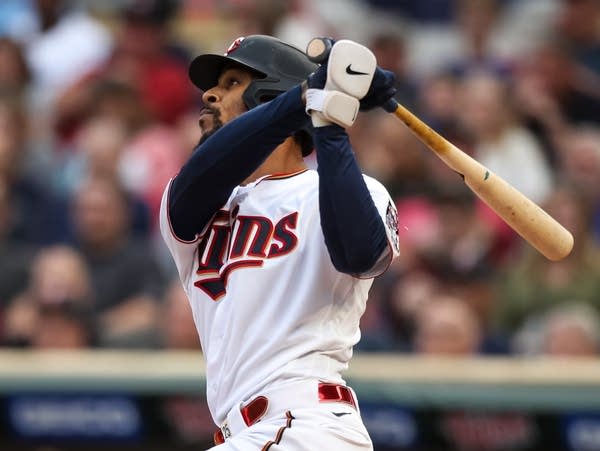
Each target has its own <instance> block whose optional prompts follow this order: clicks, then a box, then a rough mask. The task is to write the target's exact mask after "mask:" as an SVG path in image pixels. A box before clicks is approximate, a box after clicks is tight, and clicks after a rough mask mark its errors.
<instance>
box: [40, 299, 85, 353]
mask: <svg viewBox="0 0 600 451" xmlns="http://www.w3.org/2000/svg"><path fill="white" fill-rule="evenodd" d="M93 344H94V324H93V318H92V315H91V313H90V309H89V306H87V307H86V306H82V305H79V304H73V303H70V302H67V303H62V304H59V305H42V306H40V308H39V311H38V321H36V326H35V329H34V330H33V334H32V337H31V347H32V348H35V349H80V348H88V347H90V346H92V345H93Z"/></svg>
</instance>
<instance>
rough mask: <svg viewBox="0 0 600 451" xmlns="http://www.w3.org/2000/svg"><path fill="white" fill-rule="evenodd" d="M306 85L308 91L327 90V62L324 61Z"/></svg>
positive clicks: (309, 77)
mask: <svg viewBox="0 0 600 451" xmlns="http://www.w3.org/2000/svg"><path fill="white" fill-rule="evenodd" d="M306 83H307V86H308V89H324V88H325V83H327V60H325V61H323V63H322V64H321V65H319V67H318V68H317V70H316V71H314V72H313V73H312V74H310V75H309V76H308V79H307V80H306Z"/></svg>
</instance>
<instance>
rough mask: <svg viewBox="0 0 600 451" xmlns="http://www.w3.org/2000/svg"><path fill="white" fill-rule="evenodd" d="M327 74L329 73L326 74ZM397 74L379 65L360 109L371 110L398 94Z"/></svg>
mask: <svg viewBox="0 0 600 451" xmlns="http://www.w3.org/2000/svg"><path fill="white" fill-rule="evenodd" d="M326 75H327V74H326ZM395 84H396V75H395V74H394V73H393V72H391V71H389V70H384V69H382V68H381V67H379V66H377V69H375V75H373V81H372V82H371V86H370V87H369V90H368V91H367V94H366V95H365V96H364V97H363V98H362V100H361V101H360V111H369V110H372V109H373V108H376V107H379V106H383V104H385V103H386V102H387V101H388V100H389V99H391V98H392V97H394V95H396V91H397V89H396V87H395Z"/></svg>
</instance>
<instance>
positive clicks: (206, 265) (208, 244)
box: [160, 170, 399, 425]
mask: <svg viewBox="0 0 600 451" xmlns="http://www.w3.org/2000/svg"><path fill="white" fill-rule="evenodd" d="M364 177H365V181H366V183H367V186H368V188H369V191H370V192H371V195H372V198H373V200H374V202H375V205H376V206H377V209H378V211H379V213H380V215H381V217H382V219H383V221H384V224H385V226H386V230H387V234H388V241H389V243H390V245H389V247H388V249H387V250H386V252H384V255H382V258H381V259H380V261H379V262H378V264H377V265H376V267H375V268H374V269H373V271H372V274H366V275H361V276H360V277H353V276H350V275H347V274H343V273H340V272H338V271H337V270H336V269H335V268H334V267H333V264H332V263H331V259H330V257H329V254H328V251H327V248H326V246H325V242H324V238H323V232H322V229H321V225H320V216H319V202H318V196H319V191H318V185H319V181H318V174H317V172H316V171H314V170H303V171H300V172H298V173H294V174H285V175H273V176H267V177H263V178H261V179H259V180H257V181H256V182H253V183H250V184H248V185H246V186H238V187H237V188H235V189H234V191H233V192H232V194H231V196H230V197H229V199H228V201H227V202H226V204H225V205H224V206H223V208H222V209H221V210H220V211H219V212H218V213H217V214H215V216H214V217H213V220H212V221H211V223H210V224H208V225H207V226H206V227H205V230H204V231H203V232H202V233H201V234H200V235H198V236H197V238H196V240H194V241H191V242H185V241H182V240H179V239H178V238H177V237H175V236H174V234H173V231H172V228H171V226H170V222H169V219H168V215H167V207H168V205H167V203H168V190H169V187H170V183H169V184H168V185H167V187H166V189H165V193H164V195H163V200H162V204H161V211H160V226H161V233H162V235H163V237H164V239H165V241H166V243H167V246H168V248H169V250H170V252H171V254H172V255H173V258H174V261H175V264H176V266H177V270H178V272H179V276H180V278H181V281H182V283H183V286H184V289H185V291H186V293H187V295H188V298H189V300H190V304H191V307H192V312H193V317H194V321H195V324H196V328H197V329H198V334H199V336H200V340H201V343H202V348H203V350H204V354H205V359H206V381H207V400H208V406H209V409H210V411H211V414H212V416H213V419H214V421H215V424H217V425H221V424H223V422H224V421H225V420H226V418H227V415H228V413H229V412H230V411H231V410H232V409H233V408H234V407H235V408H236V409H237V408H238V407H239V405H240V403H243V402H246V401H248V400H250V399H252V398H254V397H255V396H257V395H260V394H262V393H264V392H267V391H272V390H275V389H277V387H281V386H284V385H288V384H292V383H295V382H298V381H318V380H321V381H328V382H335V383H340V384H344V381H343V379H342V377H341V374H340V373H341V372H342V371H343V370H345V369H346V368H347V366H348V361H349V360H350V358H351V356H352V347H353V345H354V344H356V343H357V342H358V340H359V339H360V330H359V319H360V317H361V315H362V314H363V312H364V310H365V304H366V299H367V294H368V290H369V288H370V287H371V284H372V282H373V279H372V277H373V276H375V275H378V274H380V273H382V272H383V271H385V269H386V268H387V266H388V265H389V263H390V262H391V259H392V258H393V257H396V256H397V255H398V252H399V248H398V230H397V217H396V210H395V207H394V203H393V202H392V200H391V198H390V196H389V194H388V192H387V190H386V189H385V188H384V187H383V185H381V184H380V183H379V182H377V181H376V180H374V179H372V178H370V177H368V176H364ZM291 395H292V398H291V399H290V406H289V408H290V409H292V408H293V407H294V401H293V392H292V393H291ZM282 414H283V413H282ZM261 423H262V421H261Z"/></svg>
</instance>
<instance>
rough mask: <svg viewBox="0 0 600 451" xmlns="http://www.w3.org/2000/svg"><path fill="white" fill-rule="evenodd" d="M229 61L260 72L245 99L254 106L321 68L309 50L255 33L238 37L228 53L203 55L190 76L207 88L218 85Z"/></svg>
mask: <svg viewBox="0 0 600 451" xmlns="http://www.w3.org/2000/svg"><path fill="white" fill-rule="evenodd" d="M229 63H236V64H238V65H241V66H242V67H245V68H246V69H249V70H252V71H253V72H255V73H257V75H258V77H259V78H257V79H255V80H253V81H252V83H250V85H249V86H248V88H247V89H246V91H245V92H244V94H243V96H242V99H243V100H244V103H245V104H246V106H247V107H248V108H249V109H251V108H254V107H255V106H257V105H259V104H261V103H264V102H267V101H269V100H272V99H273V98H275V97H277V96H278V95H279V94H281V93H283V92H285V91H287V90H289V89H290V88H292V87H294V86H295V85H297V84H299V83H301V82H302V81H304V80H306V77H308V75H309V74H311V73H312V72H314V71H315V70H316V69H317V67H318V66H317V65H316V64H314V63H312V62H311V61H310V60H309V59H308V57H307V56H306V54H305V53H304V52H303V51H301V50H299V49H297V48H296V47H294V46H292V45H290V44H286V43H285V42H283V41H281V40H279V39H277V38H274V37H272V36H264V35H251V36H246V37H241V38H237V39H236V40H235V41H233V43H232V44H231V45H230V46H229V48H228V49H227V51H226V52H225V55H212V54H207V55H200V56H198V57H196V58H195V59H194V60H193V61H192V63H191V65H190V68H189V75H190V80H192V82H193V83H194V85H196V86H197V87H198V88H200V89H202V90H203V91H206V90H208V89H210V88H212V87H213V86H216V84H217V81H218V79H219V75H221V72H223V68H224V67H225V66H226V65H227V64H229Z"/></svg>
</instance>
